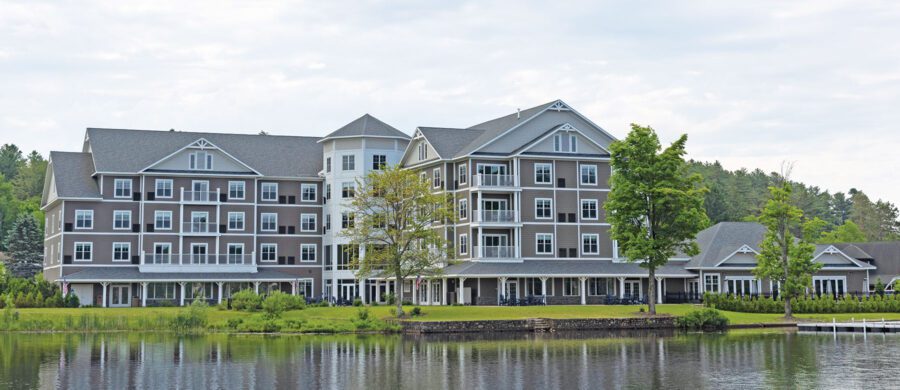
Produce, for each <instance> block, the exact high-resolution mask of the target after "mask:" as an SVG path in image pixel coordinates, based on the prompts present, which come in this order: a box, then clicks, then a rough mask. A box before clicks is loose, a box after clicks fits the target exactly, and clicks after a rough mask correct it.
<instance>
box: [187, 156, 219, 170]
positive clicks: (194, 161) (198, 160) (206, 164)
mask: <svg viewBox="0 0 900 390" xmlns="http://www.w3.org/2000/svg"><path fill="white" fill-rule="evenodd" d="M189 160H190V161H189V162H188V166H189V167H190V168H191V169H192V170H199V171H211V170H212V169H213V156H212V154H210V153H207V152H203V151H198V152H193V153H191V154H190V158H189Z"/></svg>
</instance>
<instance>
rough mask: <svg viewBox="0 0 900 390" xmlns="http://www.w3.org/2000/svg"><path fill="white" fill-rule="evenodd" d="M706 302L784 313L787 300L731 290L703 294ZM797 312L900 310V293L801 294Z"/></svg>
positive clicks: (732, 308) (741, 309) (740, 309)
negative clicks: (754, 295) (730, 291)
mask: <svg viewBox="0 0 900 390" xmlns="http://www.w3.org/2000/svg"><path fill="white" fill-rule="evenodd" d="M703 304H704V305H705V306H707V307H713V308H716V309H719V310H728V311H738V312H744V313H784V300H783V299H780V298H779V299H773V298H770V297H747V296H743V297H742V296H735V295H732V294H713V293H705V294H703ZM791 307H792V309H793V311H794V313H814V314H818V313H900V295H880V294H873V295H870V296H861V297H854V296H849V295H845V296H844V297H843V298H834V297H833V296H831V295H823V296H820V297H816V296H802V297H798V298H794V299H793V300H792V301H791Z"/></svg>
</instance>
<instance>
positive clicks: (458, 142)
mask: <svg viewBox="0 0 900 390" xmlns="http://www.w3.org/2000/svg"><path fill="white" fill-rule="evenodd" d="M418 130H419V132H420V133H422V136H424V137H425V139H426V140H427V141H428V143H429V144H431V147H432V148H434V150H435V151H436V152H437V154H438V155H439V156H441V157H442V158H454V157H457V155H458V154H459V151H460V150H462V149H463V148H465V147H466V145H469V144H470V143H472V141H473V140H475V139H476V138H478V137H479V136H480V135H481V134H483V133H484V130H480V129H452V128H446V127H419V128H418Z"/></svg>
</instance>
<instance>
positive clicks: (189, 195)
mask: <svg viewBox="0 0 900 390" xmlns="http://www.w3.org/2000/svg"><path fill="white" fill-rule="evenodd" d="M181 201H182V202H184V203H217V202H218V201H219V190H218V189H216V190H215V191H192V190H185V189H184V187H181Z"/></svg>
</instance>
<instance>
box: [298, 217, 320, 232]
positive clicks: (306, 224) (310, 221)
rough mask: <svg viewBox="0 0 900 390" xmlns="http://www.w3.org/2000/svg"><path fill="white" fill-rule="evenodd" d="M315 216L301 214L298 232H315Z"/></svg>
mask: <svg viewBox="0 0 900 390" xmlns="http://www.w3.org/2000/svg"><path fill="white" fill-rule="evenodd" d="M316 224H317V223H316V215H315V214H301V215H300V231H301V232H314V231H316Z"/></svg>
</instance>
